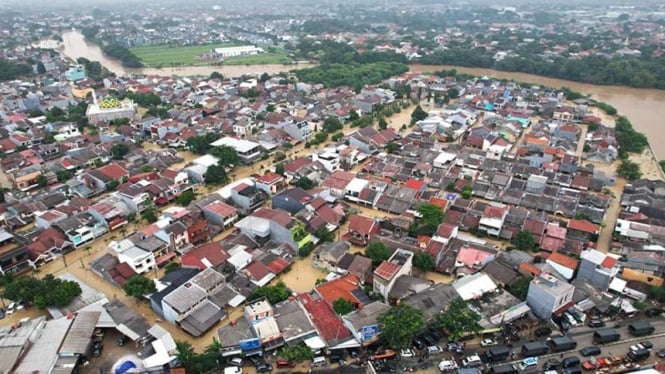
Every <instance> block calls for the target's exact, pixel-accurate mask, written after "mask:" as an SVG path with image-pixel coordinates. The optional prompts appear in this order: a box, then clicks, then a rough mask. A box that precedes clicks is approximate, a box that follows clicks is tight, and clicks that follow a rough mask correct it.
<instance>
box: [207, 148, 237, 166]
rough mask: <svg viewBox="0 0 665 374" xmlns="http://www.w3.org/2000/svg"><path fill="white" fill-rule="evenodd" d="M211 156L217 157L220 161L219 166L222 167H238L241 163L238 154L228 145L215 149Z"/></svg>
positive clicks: (211, 151) (212, 150)
mask: <svg viewBox="0 0 665 374" xmlns="http://www.w3.org/2000/svg"><path fill="white" fill-rule="evenodd" d="M210 154H211V155H213V156H215V157H217V158H218V159H219V164H220V165H222V166H229V165H235V166H238V165H240V163H241V161H240V157H239V156H238V152H236V150H235V149H233V147H230V146H228V145H222V146H219V147H213V148H212V149H211V150H210Z"/></svg>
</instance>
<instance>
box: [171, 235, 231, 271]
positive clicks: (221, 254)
mask: <svg viewBox="0 0 665 374" xmlns="http://www.w3.org/2000/svg"><path fill="white" fill-rule="evenodd" d="M229 257H231V256H229V254H228V252H226V250H224V248H222V245H221V244H219V243H217V242H211V243H206V244H201V245H199V246H197V247H194V248H193V249H192V250H190V251H189V252H187V253H185V254H184V255H183V256H182V264H183V265H184V266H191V267H195V268H198V269H201V270H205V269H207V268H208V266H212V267H217V266H219V265H221V264H222V263H224V261H226V260H228V259H229Z"/></svg>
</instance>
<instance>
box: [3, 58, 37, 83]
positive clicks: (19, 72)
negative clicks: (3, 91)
mask: <svg viewBox="0 0 665 374" xmlns="http://www.w3.org/2000/svg"><path fill="white" fill-rule="evenodd" d="M30 74H32V67H31V66H30V65H28V64H24V63H19V62H13V61H9V60H5V59H0V80H2V81H8V80H12V79H16V78H18V77H20V76H23V75H30Z"/></svg>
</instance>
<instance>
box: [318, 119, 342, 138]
mask: <svg viewBox="0 0 665 374" xmlns="http://www.w3.org/2000/svg"><path fill="white" fill-rule="evenodd" d="M343 128H344V125H342V122H340V121H339V120H338V119H337V117H328V118H326V119H325V121H323V126H322V127H321V129H322V130H323V131H325V132H327V133H331V134H332V133H334V132H335V131H339V130H341V129H343Z"/></svg>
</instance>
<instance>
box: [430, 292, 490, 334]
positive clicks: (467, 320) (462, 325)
mask: <svg viewBox="0 0 665 374" xmlns="http://www.w3.org/2000/svg"><path fill="white" fill-rule="evenodd" d="M479 321H480V316H479V315H478V313H476V312H474V311H473V310H471V309H469V307H468V305H467V302H466V301H464V300H462V299H460V298H457V299H455V300H453V301H452V302H450V303H449V304H448V307H447V308H446V310H445V311H443V312H441V313H439V314H437V315H436V317H435V325H436V326H437V327H438V328H440V329H442V330H444V331H445V332H446V333H447V335H448V340H450V341H455V340H457V339H459V338H460V337H461V336H462V335H464V333H467V332H474V333H475V332H479V331H481V330H482V328H481V327H480V325H479V324H478V322H479Z"/></svg>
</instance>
